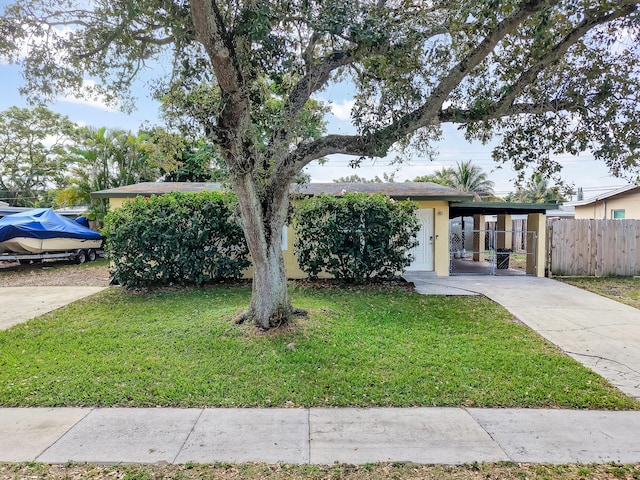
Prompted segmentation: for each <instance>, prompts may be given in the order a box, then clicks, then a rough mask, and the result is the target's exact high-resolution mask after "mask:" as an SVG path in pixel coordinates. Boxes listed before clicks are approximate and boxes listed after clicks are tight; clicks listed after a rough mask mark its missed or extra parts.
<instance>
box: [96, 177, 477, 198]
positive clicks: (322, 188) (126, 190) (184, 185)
mask: <svg viewBox="0 0 640 480" xmlns="http://www.w3.org/2000/svg"><path fill="white" fill-rule="evenodd" d="M206 190H223V186H222V185H221V184H219V183H205V182H146V183H138V184H135V185H127V186H125V187H117V188H111V189H108V190H100V191H97V192H92V193H91V196H92V197H94V198H131V197H137V196H138V195H140V196H150V195H162V194H165V193H170V192H176V191H177V192H202V191H206ZM343 190H344V191H346V192H364V193H381V194H383V195H388V196H390V197H394V198H397V199H407V198H411V199H412V200H421V199H429V200H446V201H450V202H462V201H466V200H471V199H472V198H473V195H471V194H468V193H464V192H460V191H458V190H455V189H453V188H449V187H444V186H442V185H437V184H435V183H429V182H404V183H306V184H302V185H293V186H292V187H291V193H292V194H300V195H311V196H313V195H320V194H322V193H324V194H327V195H340V194H341V193H343Z"/></svg>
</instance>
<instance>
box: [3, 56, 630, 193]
mask: <svg viewBox="0 0 640 480" xmlns="http://www.w3.org/2000/svg"><path fill="white" fill-rule="evenodd" d="M21 82H22V78H21V73H20V70H19V69H18V68H17V67H16V66H12V65H6V64H2V63H0V91H1V92H3V94H2V96H0V110H6V109H7V108H9V107H10V106H13V105H16V106H20V107H25V106H26V102H25V100H24V98H22V97H21V96H20V94H19V92H18V88H19V86H20V84H21ZM147 91H148V90H147V89H145V87H144V85H140V86H139V88H137V89H136V92H134V93H135V94H136V95H137V98H138V99H137V103H136V106H137V109H136V110H135V111H134V112H132V113H131V114H124V113H122V112H119V111H114V110H109V109H107V108H105V107H104V106H103V105H101V104H100V103H99V102H92V103H87V102H84V101H80V100H77V99H73V98H60V99H58V100H57V101H56V102H55V103H52V104H50V105H49V108H50V109H51V110H53V111H56V112H58V113H61V114H63V115H66V116H68V117H69V118H70V119H71V120H73V121H74V122H77V123H80V124H83V125H91V126H94V127H102V126H106V127H108V128H122V129H126V130H132V131H137V130H138V129H139V127H140V126H141V125H142V124H143V123H145V122H148V123H150V124H159V123H160V120H159V119H158V103H157V102H155V101H154V100H152V99H151V98H149V97H148V95H147ZM349 93H350V92H349V88H345V87H344V86H340V85H338V86H334V87H330V88H329V89H328V90H326V91H324V92H322V93H321V94H319V95H318V98H319V99H321V100H324V101H330V102H331V106H332V113H331V114H329V115H328V116H327V120H328V124H329V131H330V133H343V134H349V133H354V132H355V129H354V127H353V126H352V124H351V122H350V120H349V111H350V95H349ZM437 150H438V152H439V154H438V155H437V157H436V158H435V159H434V161H429V160H428V159H426V158H422V157H420V156H418V155H416V156H414V157H413V158H411V159H410V160H409V161H408V162H407V163H405V164H402V165H399V166H398V165H389V159H378V160H376V161H365V162H363V164H362V165H361V167H360V168H357V169H353V168H351V167H349V166H348V162H349V157H347V156H344V155H335V156H332V157H330V158H329V161H328V162H327V163H325V164H324V165H317V164H312V165H310V166H309V167H307V172H308V173H310V174H311V176H312V181H314V182H330V181H332V180H333V179H336V178H339V177H344V176H348V175H352V174H357V175H360V176H361V177H365V178H372V177H374V176H376V175H378V176H380V177H382V175H383V173H388V174H391V173H393V172H394V171H396V174H395V179H396V181H404V180H406V179H413V178H415V177H416V176H418V175H425V174H430V173H433V172H435V171H436V170H439V169H440V168H442V167H443V166H452V165H455V164H456V162H462V161H467V160H472V161H473V163H474V164H476V165H479V166H480V167H481V168H482V169H483V170H484V171H485V172H487V173H488V174H489V178H490V179H491V180H493V181H494V182H495V190H496V193H497V194H498V195H506V194H507V193H508V192H510V191H513V190H514V187H513V179H514V178H515V176H516V175H515V173H514V171H513V170H512V169H510V168H509V167H508V166H504V167H503V168H501V169H497V168H496V167H497V164H496V163H495V162H493V160H492V159H491V148H490V146H484V145H482V144H481V143H479V142H474V143H469V142H467V141H466V140H465V139H464V136H463V135H462V133H461V132H459V131H458V130H457V129H456V128H455V127H454V126H450V125H447V126H445V127H444V135H443V139H442V141H441V142H439V144H438V145H437ZM392 157H393V156H391V157H389V158H392ZM559 160H560V163H561V164H562V165H563V173H562V178H563V179H564V180H565V182H566V183H567V184H570V185H574V186H575V187H576V188H577V187H582V188H583V190H584V194H585V198H588V197H590V196H594V195H597V194H600V193H603V192H606V191H608V190H612V189H614V188H617V187H619V186H621V185H624V184H626V182H625V181H623V180H620V179H616V178H613V177H611V176H610V175H609V173H608V171H607V169H606V167H605V166H604V164H602V163H601V162H597V161H595V160H594V159H593V157H592V156H590V155H588V154H585V155H582V156H580V157H573V156H569V155H564V156H562V157H559Z"/></svg>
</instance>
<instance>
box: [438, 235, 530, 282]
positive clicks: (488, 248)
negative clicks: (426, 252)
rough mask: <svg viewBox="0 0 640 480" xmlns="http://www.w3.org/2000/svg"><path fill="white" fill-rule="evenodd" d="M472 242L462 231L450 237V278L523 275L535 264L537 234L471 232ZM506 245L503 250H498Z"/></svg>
mask: <svg viewBox="0 0 640 480" xmlns="http://www.w3.org/2000/svg"><path fill="white" fill-rule="evenodd" d="M471 234H472V239H469V238H465V234H464V232H457V233H454V234H452V235H451V238H450V242H449V258H450V261H449V265H450V266H449V272H450V274H451V275H464V274H470V275H526V272H527V265H530V266H531V271H532V272H533V265H535V262H536V258H535V255H536V254H535V252H536V248H535V247H536V242H537V238H536V237H537V234H536V232H533V231H524V232H523V231H521V230H492V229H487V230H474V231H473V232H471ZM498 245H506V247H498Z"/></svg>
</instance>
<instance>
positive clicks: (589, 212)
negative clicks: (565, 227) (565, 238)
mask: <svg viewBox="0 0 640 480" xmlns="http://www.w3.org/2000/svg"><path fill="white" fill-rule="evenodd" d="M574 206H575V218H576V219H584V218H593V219H608V220H611V219H635V220H640V185H627V186H624V187H622V188H618V189H616V190H613V191H611V192H608V193H605V194H602V195H598V196H597V197H594V198H590V199H588V200H582V201H580V202H576V203H574Z"/></svg>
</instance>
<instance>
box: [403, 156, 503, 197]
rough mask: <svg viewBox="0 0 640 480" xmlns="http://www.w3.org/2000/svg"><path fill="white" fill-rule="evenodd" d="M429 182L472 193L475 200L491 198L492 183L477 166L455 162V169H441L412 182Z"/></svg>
mask: <svg viewBox="0 0 640 480" xmlns="http://www.w3.org/2000/svg"><path fill="white" fill-rule="evenodd" d="M418 181H429V182H434V183H438V184H440V185H445V186H447V187H451V188H455V189H456V190H460V191H461V192H466V193H472V194H473V196H474V197H475V200H481V199H482V198H487V197H493V196H494V193H493V185H494V183H493V182H492V181H491V180H489V179H488V178H487V174H486V173H484V172H483V171H482V169H481V168H480V167H478V166H477V165H472V162H471V160H469V161H467V162H462V163H460V162H456V168H446V167H443V168H442V169H441V170H438V171H436V172H435V173H434V174H433V175H425V176H422V177H417V178H416V179H414V182H418Z"/></svg>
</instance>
